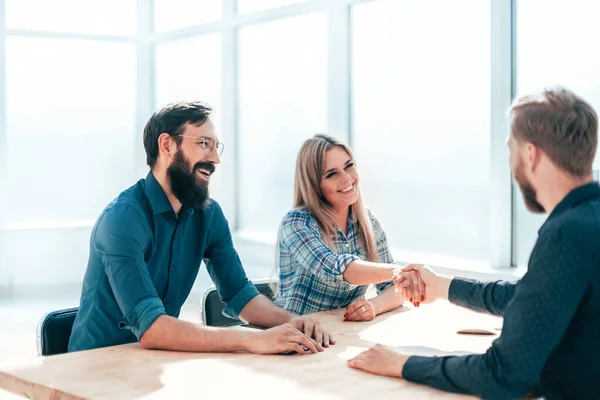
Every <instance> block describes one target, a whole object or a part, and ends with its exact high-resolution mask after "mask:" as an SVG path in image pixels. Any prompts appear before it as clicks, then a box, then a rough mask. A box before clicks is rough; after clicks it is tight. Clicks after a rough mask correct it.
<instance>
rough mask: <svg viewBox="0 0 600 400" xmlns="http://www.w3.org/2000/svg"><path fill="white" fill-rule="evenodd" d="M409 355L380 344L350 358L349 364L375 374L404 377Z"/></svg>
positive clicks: (351, 366)
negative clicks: (403, 370)
mask: <svg viewBox="0 0 600 400" xmlns="http://www.w3.org/2000/svg"><path fill="white" fill-rule="evenodd" d="M408 357H409V356H407V355H404V354H400V353H398V352H396V351H394V350H392V349H390V348H388V347H386V346H383V345H381V344H378V345H376V346H374V347H371V348H370V349H369V350H366V351H363V352H362V353H360V354H359V355H357V356H356V357H354V358H351V359H350V360H348V366H349V367H350V368H355V369H361V370H363V371H366V372H369V373H371V374H375V375H382V376H391V377H394V378H402V369H403V368H404V364H406V360H408Z"/></svg>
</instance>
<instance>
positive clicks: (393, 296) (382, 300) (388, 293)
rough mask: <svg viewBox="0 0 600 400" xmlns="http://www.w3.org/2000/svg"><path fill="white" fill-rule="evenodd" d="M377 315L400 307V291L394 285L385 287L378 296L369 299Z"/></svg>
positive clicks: (401, 302) (401, 298) (402, 299)
mask: <svg viewBox="0 0 600 400" xmlns="http://www.w3.org/2000/svg"><path fill="white" fill-rule="evenodd" d="M370 301H371V304H373V307H375V313H376V314H377V315H379V314H383V313H386V312H388V311H391V310H394V309H396V308H398V307H400V306H401V305H402V304H403V303H404V296H402V291H400V290H396V287H395V286H389V287H387V288H386V289H385V290H384V291H383V292H382V293H381V294H380V295H379V296H377V297H375V298H373V299H371V300H370Z"/></svg>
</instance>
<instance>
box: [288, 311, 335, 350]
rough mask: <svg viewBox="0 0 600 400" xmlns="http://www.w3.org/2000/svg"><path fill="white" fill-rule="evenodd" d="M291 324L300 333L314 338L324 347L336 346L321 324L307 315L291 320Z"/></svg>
mask: <svg viewBox="0 0 600 400" xmlns="http://www.w3.org/2000/svg"><path fill="white" fill-rule="evenodd" d="M290 323H291V324H292V325H293V326H294V327H295V328H296V329H298V330H299V331H301V332H304V334H305V335H306V336H308V337H310V338H313V339H314V340H315V341H316V342H317V343H318V344H320V345H321V346H323V347H329V345H330V344H335V340H334V339H333V336H332V335H331V334H330V333H328V332H327V331H325V329H323V327H322V326H321V323H320V322H319V321H318V320H317V319H316V318H313V317H310V316H307V315H298V316H296V317H293V318H292V319H291V320H290Z"/></svg>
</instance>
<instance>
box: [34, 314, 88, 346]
mask: <svg viewBox="0 0 600 400" xmlns="http://www.w3.org/2000/svg"><path fill="white" fill-rule="evenodd" d="M78 310H79V308H78V307H72V308H65V309H64V310H56V311H52V312H50V313H48V314H46V315H44V316H43V317H42V319H41V320H40V323H39V324H38V329H37V348H38V355H40V356H52V355H55V354H62V353H66V352H67V349H68V347H69V338H70V337H71V329H72V328H73V322H74V321H75V316H76V315H77V311H78Z"/></svg>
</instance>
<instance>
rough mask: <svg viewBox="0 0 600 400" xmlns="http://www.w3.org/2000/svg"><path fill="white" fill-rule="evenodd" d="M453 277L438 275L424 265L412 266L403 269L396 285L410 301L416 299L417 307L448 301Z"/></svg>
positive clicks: (395, 278) (396, 277)
mask: <svg viewBox="0 0 600 400" xmlns="http://www.w3.org/2000/svg"><path fill="white" fill-rule="evenodd" d="M451 282H452V277H449V276H445V275H438V274H436V273H435V272H433V271H432V270H431V268H429V267H426V266H424V265H422V264H410V265H408V266H406V267H405V268H403V269H402V274H401V275H396V276H395V277H394V285H396V287H397V288H398V290H402V293H403V294H404V296H408V297H407V298H408V299H409V300H410V299H411V297H412V299H413V300H415V298H416V303H415V302H414V301H413V300H410V301H411V302H413V303H414V304H415V305H416V306H417V307H418V306H419V305H420V304H421V303H431V302H433V301H435V300H437V299H448V290H449V288H450V283H451ZM413 296H414V297H413Z"/></svg>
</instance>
